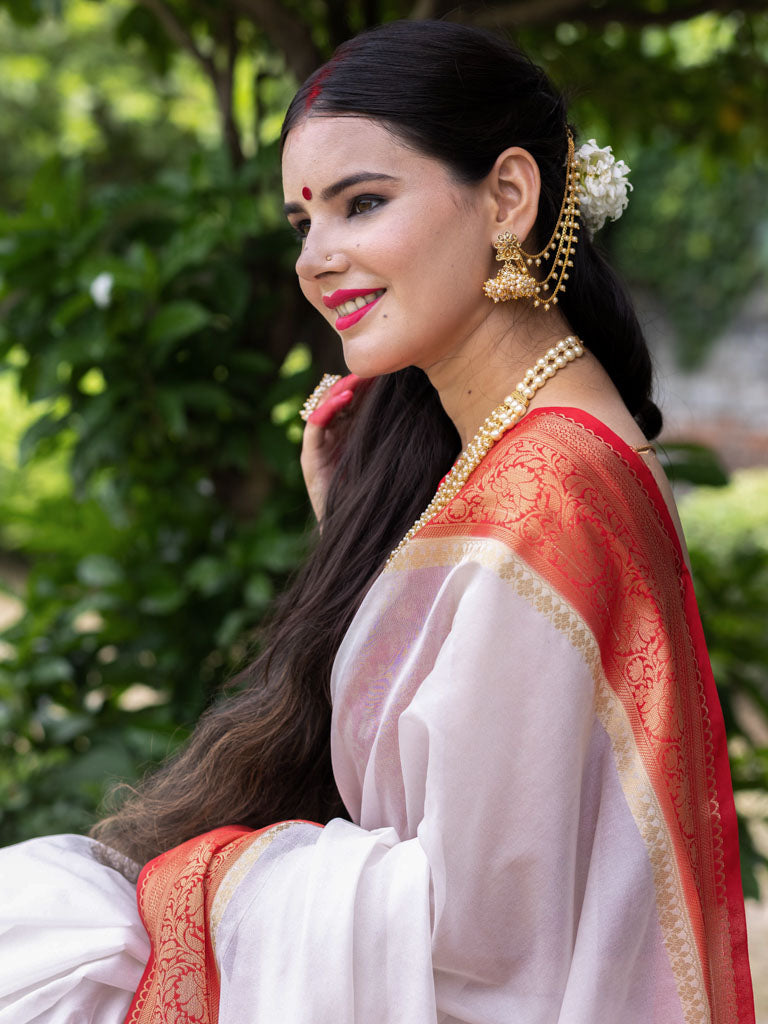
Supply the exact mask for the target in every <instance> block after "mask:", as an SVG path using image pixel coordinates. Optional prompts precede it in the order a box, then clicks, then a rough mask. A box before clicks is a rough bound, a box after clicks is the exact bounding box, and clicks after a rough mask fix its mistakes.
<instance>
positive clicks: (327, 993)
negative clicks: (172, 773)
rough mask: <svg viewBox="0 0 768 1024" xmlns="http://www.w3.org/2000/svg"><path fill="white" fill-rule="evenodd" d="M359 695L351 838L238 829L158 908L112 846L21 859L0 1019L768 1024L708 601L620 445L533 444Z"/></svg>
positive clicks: (370, 664)
mask: <svg viewBox="0 0 768 1024" xmlns="http://www.w3.org/2000/svg"><path fill="white" fill-rule="evenodd" d="M331 690H332V702H333V713H332V723H331V749H332V758H333V768H334V773H335V777H336V781H337V784H338V787H339V791H340V793H341V795H342V797H343V799H344V802H345V805H346V807H347V809H348V811H349V815H350V818H351V819H352V820H351V821H346V820H343V819H340V818H336V819H334V820H332V821H331V822H329V823H328V824H326V825H325V826H324V827H322V826H320V825H318V824H315V823H312V822H302V821H285V822H278V823H275V824H274V825H271V826H269V827H268V828H266V829H263V830H261V831H260V832H252V831H250V830H248V829H244V828H241V827H239V826H238V825H237V824H236V823H233V825H232V826H231V827H228V828H223V829H217V830H215V831H214V832H212V833H208V834H207V835H204V836H201V837H198V838H197V839H194V840H191V841H190V842H189V843H185V844H184V845H183V846H180V847H177V848H176V849H174V850H171V851H169V852H168V853H166V854H163V855H162V856H161V857H159V858H157V859H156V860H154V861H152V862H150V863H149V864H148V865H146V866H145V868H144V869H143V871H142V872H141V875H140V878H139V885H138V904H137V902H136V899H135V898H134V893H133V888H132V886H131V884H130V883H129V882H128V881H126V879H125V878H124V877H123V875H121V874H119V873H118V872H117V871H115V870H113V869H112V868H110V867H109V866H107V865H105V864H104V863H103V862H101V861H100V860H99V859H98V844H95V843H94V842H93V841H91V840H88V839H85V838H83V837H77V836H68V837H66V836H65V837H52V838H50V839H39V840H32V841H30V842H29V843H26V844H21V845H20V846H17V847H12V848H9V849H8V850H3V851H0V885H2V894H1V898H0V1024H5V1022H8V1024H26V1022H27V1021H30V1022H31V1021H35V1022H36V1024H72V1022H73V1021H77V1022H78V1024H81V1022H82V1024H120V1022H122V1021H124V1020H127V1021H129V1022H130V1024H147V1022H152V1024H177V1022H178V1024H181V1022H182V1021H184V1022H185V1024H216V1022H218V1024H272V1022H275V1021H279V1022H280V1024H353V1022H355V1024H393V1022H397V1024H401V1022H402V1024H429V1022H439V1024H510V1022H514V1024H754V1008H753V1002H752V996H751V986H750V977H749V967H748V960H747V949H746V938H745V924H744V909H743V898H742V891H741V884H740V876H739V860H738V847H737V836H736V821H735V813H734V806H733V794H732V790H731V782H730V775H729V769H728V760H727V751H726V743H725V731H724V726H723V720H722V714H721V712H720V707H719V704H718V700H717V695H716V692H715V687H714V681H713V678H712V673H711V670H710V666H709V661H708V658H707V654H706V650H705V647H704V640H703V635H702V630H701V623H700V621H699V616H698V612H697V609H696V604H695V599H694V594H693V587H692V584H691V579H690V575H689V573H688V570H687V568H686V565H685V561H684V558H683V554H682V551H681V547H680V542H679V540H678V538H677V535H676V533H675V530H674V527H673V524H672V522H671V521H670V517H669V513H668V511H667V508H666V506H665V504H664V501H663V499H662V497H661V495H660V493H659V491H658V488H657V486H656V483H655V481H654V479H653V476H652V474H651V473H650V472H649V470H648V469H647V467H646V466H645V464H644V463H643V462H642V460H641V459H640V458H639V457H638V456H637V454H636V453H635V452H634V451H632V450H631V449H630V448H628V447H627V445H626V444H624V442H623V441H621V440H620V439H619V438H618V437H616V436H615V435H614V434H612V433H611V432H610V431H609V430H608V429H607V428H606V427H605V426H604V425H603V424H601V423H599V422H598V421H597V420H594V419H593V418H592V417H590V416H588V415H587V414H585V413H583V412H580V411H577V410H567V409H559V410H554V409H540V410H537V411H534V412H531V413H529V414H528V415H527V416H526V417H525V418H524V419H523V420H522V421H521V423H520V424H519V425H518V426H517V427H516V428H515V429H514V430H512V431H510V432H509V433H508V434H507V435H505V436H504V438H503V439H502V440H501V441H500V442H499V443H498V444H497V445H496V446H495V447H494V448H493V449H492V450H491V452H490V453H489V454H488V456H487V457H486V458H485V459H484V460H483V462H482V463H481V464H480V466H479V467H478V468H477V469H476V470H475V472H474V473H473V474H472V476H471V477H470V478H469V480H468V481H467V483H466V485H465V486H464V487H463V489H462V490H461V491H460V492H459V493H458V494H457V495H456V496H455V498H454V499H453V500H452V501H451V503H450V504H449V505H448V506H447V507H446V508H445V509H444V510H443V511H442V512H441V513H439V514H438V515H437V516H436V517H435V518H433V519H432V520H431V521H430V523H429V524H427V526H425V527H424V528H423V529H422V530H421V531H420V532H419V534H418V535H417V536H416V538H415V539H414V540H413V541H412V542H411V543H409V544H408V545H407V546H406V547H405V548H404V549H403V550H402V551H401V552H400V553H399V555H398V556H397V558H396V559H395V560H394V561H393V562H392V563H391V564H390V565H388V566H387V568H386V569H385V570H384V571H383V572H382V573H381V575H380V576H379V577H378V578H377V579H376V581H375V582H374V583H373V585H372V587H371V588H370V590H369V592H368V594H367V595H366V597H365V599H364V601H363V603H362V604H361V606H360V609H359V611H358V613H357V615H356V616H355V618H354V621H353V622H352V625H351V627H350V629H349V631H348V633H347V635H346V637H345V639H344V641H343V643H342V645H341V647H340V649H339V651H338V654H337V657H336V661H335V664H334V669H333V674H332V680H331ZM225 784H226V780H222V785H225ZM150 947H151V948H150ZM142 971H143V975H142ZM126 1014H127V1016H126Z"/></svg>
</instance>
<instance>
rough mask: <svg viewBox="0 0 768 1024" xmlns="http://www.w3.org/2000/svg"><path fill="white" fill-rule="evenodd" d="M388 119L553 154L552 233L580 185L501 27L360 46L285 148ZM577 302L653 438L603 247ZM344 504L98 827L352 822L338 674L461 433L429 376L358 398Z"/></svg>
mask: <svg viewBox="0 0 768 1024" xmlns="http://www.w3.org/2000/svg"><path fill="white" fill-rule="evenodd" d="M310 113H311V115H312V116H321V115H324V114H325V115H332V114H344V115H353V116H354V115H359V116H367V117H371V118H375V119H377V120H379V121H381V122H383V123H385V124H386V125H387V126H388V127H389V128H390V129H391V130H392V131H393V132H394V133H395V135H397V136H399V137H400V138H402V139H403V140H404V141H406V142H407V143H408V144H409V145H412V146H414V147H415V148H416V149H417V150H418V151H420V152H422V153H424V154H426V155H429V156H431V157H434V158H435V159H437V160H441V161H442V162H443V163H444V164H445V165H446V166H447V167H448V168H449V169H450V170H451V171H452V173H453V174H454V175H455V177H456V179H457V180H459V181H462V182H465V183H470V182H477V181H480V180H481V179H482V178H484V177H485V176H486V175H487V174H488V173H489V172H490V170H491V168H492V167H493V164H494V162H495V160H496V158H497V156H498V154H499V153H500V152H501V151H502V150H504V149H506V148H507V147H509V146H521V147H523V148H525V149H527V150H528V151H529V152H530V153H531V155H532V156H533V157H534V158H535V160H536V162H537V163H538V166H539V170H540V174H541V198H540V204H539V214H538V219H537V224H536V231H537V233H538V234H539V235H540V236H541V238H543V239H544V240H545V241H546V239H547V238H548V237H549V235H550V234H551V232H552V231H553V228H554V224H555V221H556V219H557V216H558V213H559V210H560V204H561V201H562V197H563V192H564V189H565V156H566V147H567V136H566V125H567V112H566V106H565V102H564V100H563V98H562V96H561V95H560V94H559V93H558V92H557V91H556V90H555V89H554V87H553V86H552V84H551V82H550V81H549V80H548V78H547V77H546V75H545V74H544V72H543V71H542V70H541V69H540V68H539V67H537V66H536V65H535V64H534V63H532V62H531V61H530V60H529V58H528V57H526V56H525V55H524V54H523V53H521V52H520V51H519V50H517V49H516V48H514V47H513V46H511V45H510V44H509V43H508V42H505V41H503V40H501V39H498V38H496V37H495V36H493V35H491V34H489V33H486V32H483V31H480V30H477V29H473V28H468V27H466V26H463V25H458V24H453V23H450V22H437V21H422V22H419V21H401V22H393V23H390V24H388V25H385V26H382V27H381V28H377V29H374V30H372V31H370V32H365V33H363V34H362V35H360V36H357V37H356V38H354V39H351V40H349V41H348V42H346V43H344V44H343V45H342V46H340V47H339V49H338V50H337V51H336V53H335V54H334V56H333V58H332V59H331V60H330V61H329V62H328V63H327V64H326V65H324V66H323V67H322V68H320V69H319V70H318V71H316V72H315V73H314V74H313V75H312V76H311V77H310V78H309V79H308V80H307V81H306V82H305V83H304V85H303V86H302V87H301V89H299V91H298V93H297V94H296V96H295V97H294V99H293V102H292V103H291V105H290V107H289V109H288V113H287V115H286V118H285V123H284V125H283V135H282V138H283V142H284V141H285V139H286V138H287V136H288V133H289V132H290V131H291V129H292V128H293V127H294V126H295V125H296V124H297V123H299V122H300V121H301V120H302V119H303V118H304V117H306V116H307V115H308V114H310ZM574 263H575V266H574V267H573V269H572V271H571V273H570V278H569V282H568V283H569V287H568V291H567V293H566V294H564V295H563V298H562V302H561V307H560V308H561V309H562V311H563V313H564V314H565V316H566V317H567V319H568V321H569V323H570V324H571V326H572V328H573V330H574V331H575V332H576V333H578V334H579V336H580V337H581V338H582V339H583V341H584V343H585V344H586V346H587V347H588V348H589V349H590V350H591V351H592V352H593V353H594V354H595V356H597V358H598V359H599V360H600V362H601V363H602V364H603V366H604V367H605V369H606V371H607V372H608V374H609V375H610V377H611V378H612V380H613V382H614V384H615V385H616V387H617V388H618V390H619V392H620V394H621V396H622V398H623V399H624V402H625V404H626V405H627V408H628V409H629V411H630V412H631V413H632V415H633V416H634V417H635V419H636V420H637V422H638V423H639V425H640V426H641V428H642V429H643V431H644V432H645V434H646V436H647V437H648V438H649V439H650V438H652V437H654V436H655V435H656V434H657V433H658V432H659V430H660V428H661V414H660V413H659V410H658V409H657V408H656V406H655V405H654V403H653V402H652V401H651V398H650V391H651V385H652V368H651V361H650V357H649V353H648V349H647V346H646V343H645V340H644V338H643V333H642V330H641V328H640V325H639V323H638V320H637V317H636V315H635V312H634V310H633V308H632V303H631V301H630V299H629V297H628V295H627V293H626V291H625V289H624V287H623V285H622V284H621V282H620V281H619V280H618V279H617V278H616V276H615V274H614V273H613V271H612V270H611V269H610V267H609V266H608V264H607V263H606V261H605V260H604V258H603V257H602V256H601V255H600V253H599V252H598V250H597V249H596V248H595V246H594V245H593V244H592V243H591V242H590V241H589V240H588V238H587V236H586V232H583V233H582V239H581V242H580V245H579V248H578V252H577V256H576V259H575V261H574ZM356 404H357V408H356V410H355V415H354V417H353V419H352V424H351V427H350V429H349V433H348V436H347V438H346V441H345V444H344V448H343V451H342V453H341V456H340V460H339V463H338V466H337V470H336V473H335V476H334V479H333V481H332V484H331V487H330V491H329V494H328V497H327V504H326V510H325V516H324V519H323V529H322V533H321V534H318V536H317V538H316V543H315V545H314V548H313V551H312V553H311V555H310V556H309V558H308V560H307V561H306V563H305V565H304V566H303V568H302V569H301V571H300V572H299V573H298V575H297V576H296V578H295V580H294V582H293V584H292V585H291V587H290V588H289V590H288V591H287V592H286V593H285V594H284V595H283V597H282V599H281V600H280V601H279V602H278V604H277V606H276V608H275V610H274V614H273V617H272V620H271V623H270V625H269V628H268V630H267V632H266V640H265V644H264V647H263V650H262V653H261V654H260V656H259V657H258V658H257V659H256V660H255V661H254V662H253V664H252V665H250V666H249V667H248V668H247V669H246V670H245V672H244V673H242V674H241V675H240V676H239V677H238V678H237V679H236V680H235V683H236V684H238V687H239V692H237V693H236V694H235V695H233V696H229V697H227V698H225V699H223V700H222V701H220V702H219V703H218V704H217V705H215V706H213V707H212V708H210V709H209V710H208V711H207V712H206V713H205V714H204V715H203V716H202V718H201V720H200V722H199V724H198V726H197V728H196V729H195V732H194V734H193V736H192V738H191V740H190V741H189V743H188V744H187V746H186V747H185V749H184V750H183V751H182V753H181V754H180V755H178V756H177V757H175V758H174V759H172V760H171V761H169V762H167V763H166V764H165V765H164V766H163V767H162V768H161V769H160V770H159V771H157V772H156V773H155V774H153V775H151V776H150V777H149V778H148V779H147V780H145V782H144V783H143V784H142V786H141V787H140V788H139V790H138V791H136V792H135V793H133V794H132V795H131V796H130V798H129V799H128V800H127V801H126V802H125V803H124V805H123V806H122V808H121V809H120V810H119V811H118V812H117V813H116V814H115V815H113V816H112V817H111V818H107V819H105V820H104V821H102V822H101V823H100V824H99V825H97V826H96V828H95V829H94V830H93V834H94V835H95V836H96V837H97V838H99V839H101V840H102V841H103V842H104V843H106V844H108V845H109V846H112V847H113V848H115V849H117V850H119V851H121V852H122V853H123V854H125V855H127V856H129V857H132V858H133V859H134V860H136V861H138V862H140V863H143V862H145V861H147V860H149V859H150V858H152V857H154V856H156V855H157V854H159V853H161V852H162V851H164V850H166V849H169V848H170V847H172V846H174V845H177V844H178V843H181V842H184V841H185V840H186V839H189V838H191V837H192V836H194V835H198V834H200V833H201V832H204V831H206V830H208V829H211V828H215V827H216V826H219V825H224V824H244V825H250V826H252V827H254V828H260V827H263V826H264V825H267V824H270V823H272V822H275V821H279V820H281V819H284V818H293V817H298V818H307V819H310V820H313V821H320V822H324V821H327V820H329V819H330V818H332V817H336V816H346V812H345V809H344V806H343V804H342V802H341V799H340V797H339V794H338V791H337V789H336V785H335V782H334V779H333V772H332V769H331V757H330V714H331V707H330V695H329V682H330V674H331V666H332V664H333V659H334V657H335V654H336V651H337V650H338V647H339V644H340V643H341V639H342V637H343V636H344V633H345V632H346V630H347V629H348V627H349V624H350V622H351V620H352V617H353V616H354V614H355V612H356V610H357V608H358V607H359V605H360V602H361V600H362V598H363V596H364V594H365V592H366V590H367V589H368V587H369V586H370V584H371V582H372V581H373V579H374V578H375V576H376V575H377V573H378V572H379V571H380V569H381V567H382V565H383V562H384V561H385V559H386V557H387V555H388V553H389V552H390V551H391V550H392V548H394V547H395V545H396V544H397V543H398V541H399V540H400V538H401V537H402V536H403V534H404V533H405V532H406V531H407V529H408V528H409V527H410V525H411V524H412V523H413V522H414V521H415V519H416V518H417V517H418V515H419V514H420V513H421V512H422V511H423V509H424V508H425V507H426V505H427V504H428V502H429V500H430V498H431V497H432V495H433V493H434V491H435V488H436V486H437V484H438V482H439V480H440V478H441V477H442V476H443V475H444V474H445V473H446V472H447V471H448V469H449V468H450V466H451V463H452V461H453V460H454V459H455V457H456V455H457V454H458V450H459V438H458V434H457V432H456V429H455V427H454V426H453V423H452V422H451V420H450V419H449V418H448V417H447V415H446V414H445V412H444V411H443V408H442V406H441V404H440V401H439V399H438V396H437V393H436V392H435V390H434V389H433V388H432V386H431V384H430V383H429V380H428V379H427V377H426V375H425V374H424V373H423V372H422V371H420V370H418V369H415V368H410V369H407V370H402V371H400V372H398V373H394V374H391V375H388V376H385V377H381V378H379V379H378V380H377V381H376V382H375V384H374V385H373V386H372V387H371V388H370V389H369V391H368V392H367V393H366V394H365V396H364V397H363V398H362V400H360V401H359V402H357V401H356Z"/></svg>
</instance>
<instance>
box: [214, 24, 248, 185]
mask: <svg viewBox="0 0 768 1024" xmlns="http://www.w3.org/2000/svg"><path fill="white" fill-rule="evenodd" d="M225 32H226V40H225V44H224V45H225V59H224V67H223V68H222V69H221V70H217V72H216V77H215V80H214V85H215V87H216V98H217V100H218V103H219V112H220V113H221V120H222V124H223V127H224V138H225V139H226V142H227V146H228V148H229V155H230V156H231V158H232V163H233V164H234V165H235V167H239V166H240V165H241V164H242V162H243V159H244V157H243V147H242V143H241V141H240V132H239V130H238V127H237V121H236V120H235V110H234V94H235V66H236V64H237V55H238V45H237V15H235V14H231V15H229V17H228V18H227V24H226V29H225Z"/></svg>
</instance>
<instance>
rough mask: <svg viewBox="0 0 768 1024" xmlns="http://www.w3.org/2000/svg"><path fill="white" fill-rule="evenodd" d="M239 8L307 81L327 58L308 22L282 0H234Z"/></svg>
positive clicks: (287, 62) (298, 74) (289, 66)
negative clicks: (317, 43)
mask: <svg viewBox="0 0 768 1024" xmlns="http://www.w3.org/2000/svg"><path fill="white" fill-rule="evenodd" d="M232 6H233V7H235V8H237V9H238V10H239V11H241V12H242V13H243V14H246V15H248V17H249V18H250V19H251V20H252V21H253V22H254V23H255V24H256V25H258V26H259V27H260V28H261V29H263V31H264V33H265V34H266V36H267V37H268V38H269V40H270V41H271V43H272V45H273V46H274V47H275V49H277V50H280V52H281V53H282V54H283V56H284V57H285V62H286V64H287V65H288V68H289V69H290V71H292V72H293V74H294V75H295V76H296V78H298V79H299V81H300V82H303V81H304V79H305V78H307V77H308V76H309V75H311V74H312V72H313V71H314V70H315V68H317V67H318V65H320V64H321V63H322V61H323V58H322V54H321V53H320V51H319V50H318V49H317V47H316V46H315V44H314V42H313V41H312V36H311V35H310V32H309V29H308V27H307V25H306V24H305V23H304V22H303V21H301V19H300V18H299V17H298V15H297V14H295V13H293V12H291V11H288V10H286V8H285V7H283V5H282V4H281V3H280V2H279V0H233V3H232Z"/></svg>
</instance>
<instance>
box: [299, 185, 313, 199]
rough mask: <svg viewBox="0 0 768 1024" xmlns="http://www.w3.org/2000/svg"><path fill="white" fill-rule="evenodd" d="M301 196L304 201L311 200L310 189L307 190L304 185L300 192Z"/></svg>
mask: <svg viewBox="0 0 768 1024" xmlns="http://www.w3.org/2000/svg"><path fill="white" fill-rule="evenodd" d="M301 194H302V195H303V196H304V198H305V199H311V198H312V189H311V188H307V186H306V185H305V186H304V188H303V189H302V190H301Z"/></svg>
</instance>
